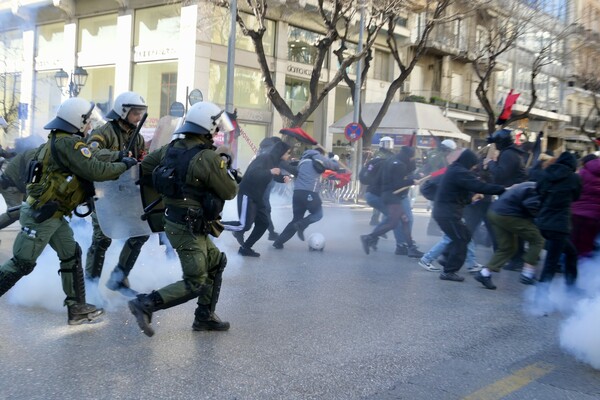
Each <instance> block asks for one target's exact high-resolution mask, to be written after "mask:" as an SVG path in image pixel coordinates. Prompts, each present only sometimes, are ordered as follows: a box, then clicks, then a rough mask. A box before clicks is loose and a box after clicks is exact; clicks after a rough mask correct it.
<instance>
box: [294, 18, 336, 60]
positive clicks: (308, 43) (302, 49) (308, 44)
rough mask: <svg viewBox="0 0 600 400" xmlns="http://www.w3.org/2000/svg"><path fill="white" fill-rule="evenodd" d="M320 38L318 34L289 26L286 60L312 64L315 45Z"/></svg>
mask: <svg viewBox="0 0 600 400" xmlns="http://www.w3.org/2000/svg"><path fill="white" fill-rule="evenodd" d="M320 38H321V35H319V34H318V33H315V32H311V31H307V30H306V29H302V28H297V27H295V26H291V25H290V27H289V29H288V60H290V61H294V62H298V63H302V64H313V63H314V61H315V58H316V57H317V47H316V43H317V41H318V40H319V39H320ZM325 61H327V60H325ZM324 66H326V65H324Z"/></svg>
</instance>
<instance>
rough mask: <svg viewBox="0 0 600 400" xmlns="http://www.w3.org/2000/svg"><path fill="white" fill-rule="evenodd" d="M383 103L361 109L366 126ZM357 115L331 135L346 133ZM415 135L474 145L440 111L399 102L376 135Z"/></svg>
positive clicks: (331, 129) (333, 127)
mask: <svg viewBox="0 0 600 400" xmlns="http://www.w3.org/2000/svg"><path fill="white" fill-rule="evenodd" d="M380 108H381V103H366V104H363V106H362V117H363V120H364V121H365V124H367V125H370V124H372V123H373V120H374V119H375V116H376V115H377V112H378V111H379V110H380ZM353 117H354V113H352V112H351V113H348V114H347V115H345V116H343V117H342V118H340V119H339V120H338V121H336V122H335V123H334V124H333V125H331V126H330V127H329V132H331V133H344V128H345V127H346V125H348V124H349V123H351V122H353ZM413 132H416V133H417V135H419V136H424V135H429V134H431V135H434V136H440V137H448V138H453V139H459V140H463V141H465V142H470V141H471V136H469V135H467V134H464V133H462V132H461V131H460V129H458V127H457V126H456V125H455V124H454V122H452V120H450V119H449V118H447V117H445V116H444V114H443V113H442V110H440V108H439V107H437V106H434V105H431V104H424V103H415V102H409V101H405V102H396V103H392V104H390V108H389V109H388V112H387V113H386V115H385V117H383V120H382V121H381V124H379V128H377V133H378V134H381V135H386V134H403V135H411V134H412V133H413Z"/></svg>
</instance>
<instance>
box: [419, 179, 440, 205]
mask: <svg viewBox="0 0 600 400" xmlns="http://www.w3.org/2000/svg"><path fill="white" fill-rule="evenodd" d="M441 179H442V175H440V176H436V177H433V178H431V179H427V180H426V181H425V182H423V183H421V185H420V186H419V190H420V192H421V194H422V195H423V197H425V198H426V199H427V200H431V201H434V200H435V194H436V193H437V189H438V186H439V185H440V181H441Z"/></svg>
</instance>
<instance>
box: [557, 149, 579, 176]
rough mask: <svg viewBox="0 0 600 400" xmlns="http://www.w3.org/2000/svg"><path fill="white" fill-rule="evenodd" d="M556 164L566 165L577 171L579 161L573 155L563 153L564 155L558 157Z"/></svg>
mask: <svg viewBox="0 0 600 400" xmlns="http://www.w3.org/2000/svg"><path fill="white" fill-rule="evenodd" d="M556 164H563V165H566V166H567V167H569V168H571V169H572V170H573V171H575V170H576V169H577V159H576V158H575V156H574V155H573V154H572V153H569V152H568V151H563V152H562V153H560V156H558V159H557V160H556Z"/></svg>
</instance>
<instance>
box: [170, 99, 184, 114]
mask: <svg viewBox="0 0 600 400" xmlns="http://www.w3.org/2000/svg"><path fill="white" fill-rule="evenodd" d="M183 114H185V106H184V105H183V104H182V103H180V102H178V101H174V102H173V103H172V104H171V108H170V109H169V115H170V116H172V117H183Z"/></svg>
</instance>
